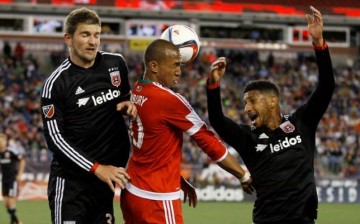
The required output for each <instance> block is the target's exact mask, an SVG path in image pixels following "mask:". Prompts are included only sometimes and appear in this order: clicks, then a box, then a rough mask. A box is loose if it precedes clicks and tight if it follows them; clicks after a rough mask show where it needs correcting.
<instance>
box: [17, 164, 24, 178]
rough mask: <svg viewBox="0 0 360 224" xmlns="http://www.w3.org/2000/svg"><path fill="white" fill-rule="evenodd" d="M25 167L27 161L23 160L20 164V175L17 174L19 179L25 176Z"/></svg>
mask: <svg viewBox="0 0 360 224" xmlns="http://www.w3.org/2000/svg"><path fill="white" fill-rule="evenodd" d="M25 166H26V162H25V159H21V160H20V162H19V169H18V173H17V176H18V177H19V178H21V176H22V175H23V174H24V172H25Z"/></svg>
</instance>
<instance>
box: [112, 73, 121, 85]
mask: <svg viewBox="0 0 360 224" xmlns="http://www.w3.org/2000/svg"><path fill="white" fill-rule="evenodd" d="M110 77H111V84H112V85H113V86H116V87H119V86H120V84H121V78H120V72H119V71H113V72H110Z"/></svg>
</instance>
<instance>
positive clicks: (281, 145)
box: [270, 135, 302, 153]
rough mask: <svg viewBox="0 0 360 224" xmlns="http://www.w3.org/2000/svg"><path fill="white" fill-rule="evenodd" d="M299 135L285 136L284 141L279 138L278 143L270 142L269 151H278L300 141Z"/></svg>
mask: <svg viewBox="0 0 360 224" xmlns="http://www.w3.org/2000/svg"><path fill="white" fill-rule="evenodd" d="M301 142H302V140H301V137H300V135H297V136H295V137H294V138H288V137H286V138H285V140H284V141H281V140H279V144H275V145H273V144H270V149H271V153H274V152H278V151H280V150H283V149H286V148H288V147H290V146H293V145H296V144H299V143H301Z"/></svg>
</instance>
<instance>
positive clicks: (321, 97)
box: [301, 46, 335, 129]
mask: <svg viewBox="0 0 360 224" xmlns="http://www.w3.org/2000/svg"><path fill="white" fill-rule="evenodd" d="M315 56H316V63H317V65H318V70H319V76H318V77H319V78H318V83H317V86H316V89H315V90H314V91H313V92H312V94H311V95H310V98H309V99H308V101H307V102H306V103H305V104H304V105H303V106H302V109H301V110H302V111H303V114H302V118H303V121H304V122H305V123H306V124H307V125H308V126H309V127H311V128H313V129H316V126H317V124H318V123H319V121H320V119H321V118H322V116H323V115H324V113H325V112H326V110H327V107H328V106H329V103H330V100H331V97H332V94H333V92H334V89H335V77H334V72H333V68H332V63H331V58H330V53H329V49H328V47H327V46H326V47H325V48H324V49H315Z"/></svg>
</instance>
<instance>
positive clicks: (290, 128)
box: [280, 121, 295, 133]
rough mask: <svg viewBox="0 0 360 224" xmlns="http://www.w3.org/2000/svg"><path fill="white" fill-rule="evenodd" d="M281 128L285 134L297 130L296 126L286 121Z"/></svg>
mask: <svg viewBox="0 0 360 224" xmlns="http://www.w3.org/2000/svg"><path fill="white" fill-rule="evenodd" d="M280 128H281V129H282V130H283V131H284V132H285V133H291V132H293V131H294V130H295V126H294V125H293V124H292V123H290V121H285V122H284V123H282V124H281V125H280Z"/></svg>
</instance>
